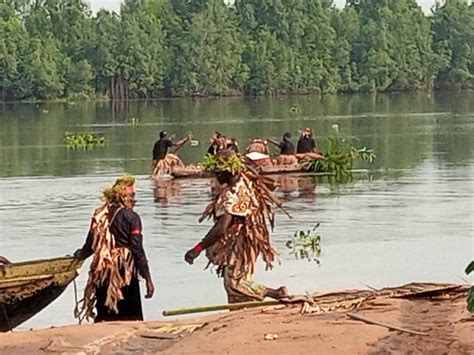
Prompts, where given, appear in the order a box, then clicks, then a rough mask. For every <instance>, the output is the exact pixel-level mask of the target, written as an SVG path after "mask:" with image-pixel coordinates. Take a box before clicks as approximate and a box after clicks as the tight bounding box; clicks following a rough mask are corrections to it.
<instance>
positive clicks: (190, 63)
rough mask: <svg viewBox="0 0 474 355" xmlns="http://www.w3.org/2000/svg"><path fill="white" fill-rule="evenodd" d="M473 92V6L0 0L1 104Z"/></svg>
mask: <svg viewBox="0 0 474 355" xmlns="http://www.w3.org/2000/svg"><path fill="white" fill-rule="evenodd" d="M473 87H474V5H473V4H472V3H471V4H469V3H468V1H467V0H446V1H444V2H443V3H437V4H436V5H435V6H434V7H433V9H432V13H431V14H430V15H425V14H424V13H423V11H422V10H421V8H420V7H419V6H418V5H417V3H416V1H415V0H348V1H347V4H346V6H345V7H344V8H343V9H337V8H336V7H335V6H334V3H333V1H332V0H235V1H234V2H233V3H232V4H227V3H226V2H225V1H224V0H125V1H124V2H123V3H122V5H121V9H120V13H115V12H110V11H106V10H100V11H99V12H97V13H96V14H93V13H92V12H91V10H90V8H89V5H88V3H87V2H86V1H83V0H3V1H2V3H1V4H0V101H2V100H3V101H8V100H25V99H57V98H76V99H77V98H95V97H108V98H111V99H131V98H141V99H147V98H157V97H175V96H226V95H280V94H309V93H322V94H324V93H339V92H389V91H410V90H432V89H465V88H473Z"/></svg>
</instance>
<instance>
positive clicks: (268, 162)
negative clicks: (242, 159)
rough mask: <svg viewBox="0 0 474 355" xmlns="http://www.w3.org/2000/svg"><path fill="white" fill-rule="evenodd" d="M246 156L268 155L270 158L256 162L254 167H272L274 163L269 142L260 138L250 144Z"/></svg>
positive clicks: (254, 139)
mask: <svg viewBox="0 0 474 355" xmlns="http://www.w3.org/2000/svg"><path fill="white" fill-rule="evenodd" d="M245 153H246V154H249V153H261V154H264V155H267V156H268V158H263V159H258V160H254V162H253V163H254V165H256V166H272V165H273V161H272V159H271V158H270V148H268V141H267V140H264V139H260V138H253V139H252V141H251V142H250V144H249V145H248V146H247V149H246V150H245Z"/></svg>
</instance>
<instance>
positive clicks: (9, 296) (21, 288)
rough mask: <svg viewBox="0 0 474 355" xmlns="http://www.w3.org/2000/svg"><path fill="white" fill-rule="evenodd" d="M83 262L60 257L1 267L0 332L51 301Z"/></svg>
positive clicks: (72, 278) (18, 322) (67, 283)
mask: <svg viewBox="0 0 474 355" xmlns="http://www.w3.org/2000/svg"><path fill="white" fill-rule="evenodd" d="M82 263H83V261H82V260H79V259H76V258H72V257H63V258H55V259H48V260H34V261H26V262H21V263H13V264H8V265H4V266H1V267H0V331H1V332H6V331H9V330H11V329H13V328H15V327H17V326H18V325H20V324H21V323H23V322H25V321H27V320H28V319H30V318H31V317H33V316H34V315H35V314H37V313H38V312H40V311H41V310H42V309H43V308H45V307H46V306H48V305H49V304H50V303H51V302H53V301H54V300H55V299H56V298H57V297H58V296H59V295H61V293H62V292H63V291H64V290H65V289H66V287H67V286H68V285H69V284H70V283H71V282H72V281H73V280H74V279H75V278H76V277H77V275H78V274H79V270H80V268H81V266H82Z"/></svg>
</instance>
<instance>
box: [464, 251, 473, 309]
mask: <svg viewBox="0 0 474 355" xmlns="http://www.w3.org/2000/svg"><path fill="white" fill-rule="evenodd" d="M473 271H474V260H473V261H471V263H470V264H469V265H468V266H467V268H466V275H469V274H470V273H471V272H473ZM467 309H468V310H469V312H472V313H474V286H471V288H470V289H469V292H468V293H467Z"/></svg>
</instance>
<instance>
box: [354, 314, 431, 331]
mask: <svg viewBox="0 0 474 355" xmlns="http://www.w3.org/2000/svg"><path fill="white" fill-rule="evenodd" d="M347 316H348V317H349V318H353V319H357V320H360V321H362V322H366V323H369V324H374V325H378V326H380V327H385V328H388V329H392V330H398V331H400V332H405V333H410V334H416V335H425V336H426V335H428V333H425V332H418V331H416V330H411V329H405V328H402V327H397V326H395V325H391V324H387V323H382V322H379V321H376V320H373V319H370V318H367V317H364V316H361V315H358V314H356V313H347Z"/></svg>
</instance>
